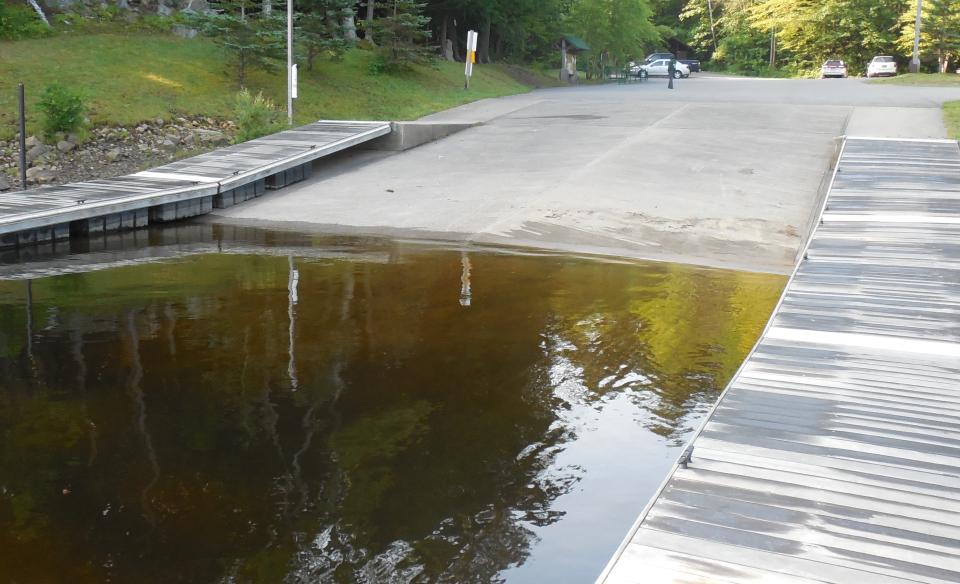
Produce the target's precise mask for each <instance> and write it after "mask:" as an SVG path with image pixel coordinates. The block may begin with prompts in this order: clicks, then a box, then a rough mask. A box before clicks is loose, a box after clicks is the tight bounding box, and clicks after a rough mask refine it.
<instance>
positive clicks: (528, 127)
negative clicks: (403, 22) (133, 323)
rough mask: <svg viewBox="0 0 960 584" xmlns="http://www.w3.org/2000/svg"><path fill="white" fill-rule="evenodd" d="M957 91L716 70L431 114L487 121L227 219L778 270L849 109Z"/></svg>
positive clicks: (348, 162)
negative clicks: (671, 83)
mask: <svg viewBox="0 0 960 584" xmlns="http://www.w3.org/2000/svg"><path fill="white" fill-rule="evenodd" d="M947 99H960V90H958V89H954V88H923V87H896V86H883V85H874V84H867V83H864V82H863V81H861V80H857V79H846V80H759V79H746V78H729V77H717V76H710V75H702V76H694V77H692V78H691V79H688V80H683V81H681V82H680V83H679V84H678V85H677V89H676V90H674V91H669V90H667V89H666V87H665V84H663V83H660V81H659V80H653V81H650V82H648V83H642V84H634V85H627V86H618V85H604V86H589V87H588V86H584V87H579V88H573V89H560V90H542V91H537V92H533V93H531V94H527V95H522V96H513V97H509V98H503V99H498V100H485V101H483V102H478V103H476V104H470V105H468V106H463V107H461V108H456V109H454V110H450V111H448V112H441V113H439V114H436V115H434V116H428V117H427V118H425V120H427V121H437V122H482V125H481V126H479V127H476V128H473V129H470V130H466V131H464V132H461V133H459V134H456V135H454V136H452V137H450V138H447V139H445V140H443V141H440V142H436V143H433V144H429V145H426V146H422V147H420V148H417V149H415V150H412V151H409V152H405V153H402V154H397V155H393V156H384V155H383V154H382V153H367V152H354V153H350V154H348V155H345V156H343V157H340V158H338V159H336V160H331V161H328V162H326V163H324V164H323V165H321V166H320V167H318V168H317V169H316V171H315V174H314V177H313V179H311V180H310V181H308V182H307V183H304V184H301V185H297V186H294V187H292V188H290V189H287V190H286V191H284V192H282V193H277V194H274V195H271V196H269V197H266V198H264V199H262V200H258V201H256V202H253V203H250V204H247V205H243V206H241V207H237V208H235V209H231V210H228V211H226V212H222V213H218V216H219V217H218V218H216V219H215V220H219V221H229V222H236V223H241V224H260V225H269V226H272V227H278V228H294V229H298V230H302V229H309V230H312V231H315V232H320V233H327V232H333V233H354V234H387V235H391V236H398V237H410V238H427V239H437V238H439V239H447V240H456V241H469V242H482V243H494V244H508V245H527V246H531V247H539V248H547V249H558V250H567V251H570V250H574V251H577V252H585V253H599V254H609V255H615V256H623V257H632V258H651V259H662V260H667V261H680V262H687V263H695V264H703V265H713V266H727V267H734V268H739V269H751V270H758V271H769V272H780V273H783V272H788V271H789V270H790V269H791V267H792V265H793V262H794V259H795V256H796V252H797V250H798V249H799V248H800V246H801V244H802V240H803V237H804V235H805V234H806V233H807V231H808V228H809V226H808V224H807V221H808V219H809V217H810V212H811V210H812V208H813V207H814V206H815V205H816V202H817V200H818V196H819V195H820V194H821V193H822V192H823V187H824V186H825V183H826V182H827V181H828V179H829V173H830V163H831V160H832V158H833V157H834V155H835V153H836V149H837V145H838V137H839V136H841V135H842V134H844V132H845V131H846V128H847V124H848V122H850V121H851V120H852V121H853V122H855V124H856V128H857V131H858V132H863V133H870V134H871V135H876V136H883V135H887V134H899V133H902V132H905V131H911V132H920V133H922V134H924V135H925V136H926V135H933V134H936V133H937V132H942V131H943V130H942V122H940V121H938V118H937V116H938V115H939V107H940V105H941V103H942V102H943V101H944V100H947ZM877 108H883V109H877ZM861 110H862V111H861ZM878 111H881V112H884V115H879V116H878V115H876V112H878ZM893 121H896V123H893Z"/></svg>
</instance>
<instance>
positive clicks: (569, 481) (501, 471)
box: [0, 226, 783, 582]
mask: <svg viewBox="0 0 960 584" xmlns="http://www.w3.org/2000/svg"><path fill="white" fill-rule="evenodd" d="M199 229H200V230H201V231H200V235H199V236H198V235H197V234H196V233H194V234H193V236H184V235H183V234H182V233H181V235H178V236H176V237H175V238H174V240H173V241H159V240H158V239H157V238H161V239H162V238H167V239H169V238H170V237H171V235H170V234H169V233H167V232H163V233H159V234H157V233H153V234H151V235H150V237H151V240H150V241H148V242H146V243H149V246H148V245H145V244H144V242H140V243H139V244H137V243H134V244H131V245H129V246H127V247H126V248H123V249H119V250H118V249H113V250H111V251H110V252H109V253H106V254H98V253H95V252H84V253H81V254H74V255H64V256H63V257H61V258H59V259H56V258H55V259H54V260H53V261H50V260H46V261H43V262H36V263H34V264H29V265H25V264H23V263H20V264H11V265H8V266H6V267H3V268H0V274H3V273H6V274H7V275H21V276H22V275H29V276H31V277H36V279H34V280H33V281H32V282H31V281H29V280H28V281H27V282H26V283H24V282H12V281H8V282H0V372H2V375H3V380H4V382H3V387H2V390H0V579H4V580H15V581H22V582H35V581H72V582H105V581H114V582H130V581H138V582H171V581H189V582H280V581H286V582H318V581H319V582H496V581H504V580H507V581H510V582H522V581H559V580H562V579H567V580H569V581H581V580H591V579H592V577H593V576H594V575H595V574H596V573H597V572H598V571H599V569H600V568H601V567H602V564H603V563H604V562H605V561H606V559H607V557H608V556H609V554H610V553H612V551H613V548H614V547H615V546H616V543H617V542H618V541H619V539H620V537H621V536H622V534H623V533H624V532H625V530H626V528H627V526H629V524H630V522H631V521H632V519H633V517H634V516H635V514H636V513H637V512H638V511H639V509H640V507H642V506H643V504H644V503H645V501H646V498H647V497H648V496H649V495H650V493H651V492H652V489H653V488H654V486H655V485H656V484H657V483H659V481H660V479H661V478H662V476H663V473H664V472H665V470H666V466H667V464H668V463H669V460H670V459H671V458H672V457H673V456H675V453H673V452H672V451H671V449H672V448H674V447H675V445H677V444H680V443H682V442H683V440H684V437H685V435H686V434H687V433H688V432H689V430H690V428H691V426H692V425H693V424H694V423H696V421H697V420H698V419H699V416H701V415H702V412H703V411H704V410H705V409H706V408H708V407H709V404H710V403H711V401H712V400H713V399H714V398H715V396H716V394H717V392H718V390H719V389H720V388H721V387H722V385H723V384H724V383H725V381H726V380H727V378H728V377H729V376H730V375H731V374H732V372H733V371H734V370H735V368H736V367H737V366H738V365H739V362H740V360H741V359H742V358H743V356H744V355H745V353H746V352H747V350H748V349H749V347H750V346H751V344H752V343H753V341H754V339H755V337H756V335H757V334H758V333H759V330H760V328H761V327H762V324H763V322H764V321H765V319H766V317H767V315H768V313H769V310H770V309H771V308H772V306H773V303H774V301H775V298H776V296H777V294H778V293H779V290H780V288H781V287H782V285H783V279H782V278H780V277H776V276H763V275H756V274H745V273H736V272H727V271H716V270H704V269H696V268H690V267H683V266H677V265H670V264H634V263H631V264H619V263H609V262H599V261H592V260H583V259H573V258H566V257H556V256H532V255H530V256H520V255H507V254H503V253H491V252H484V251H483V250H472V251H470V253H469V255H468V254H466V253H463V252H461V251H444V250H436V249H429V248H424V247H418V246H411V245H402V244H396V243H389V242H380V241H362V242H356V241H346V240H331V239H325V240H319V239H313V238H309V237H306V236H300V235H290V234H277V233H270V232H263V231H250V230H232V229H223V230H221V229H220V228H217V231H216V232H215V233H214V232H210V233H206V232H204V231H203V230H206V229H212V228H210V227H206V226H205V227H200V228H199ZM177 237H179V239H176V238H177ZM105 248H106V246H104V249H105ZM218 250H219V251H218ZM157 257H161V258H165V259H164V261H162V262H159V263H157V262H156V261H154V260H155V259H156V258H157ZM146 262H150V263H146ZM118 263H119V264H121V265H116V264H118ZM17 266H19V270H17V269H16V268H17ZM51 266H52V267H51ZM4 270H6V271H5V272H4ZM91 270H93V271H91ZM50 271H60V272H76V273H65V274H62V275H58V276H51V277H40V276H41V275H42V274H44V273H49V272H50ZM467 306H469V309H467V310H465V307H467ZM571 530H573V531H571Z"/></svg>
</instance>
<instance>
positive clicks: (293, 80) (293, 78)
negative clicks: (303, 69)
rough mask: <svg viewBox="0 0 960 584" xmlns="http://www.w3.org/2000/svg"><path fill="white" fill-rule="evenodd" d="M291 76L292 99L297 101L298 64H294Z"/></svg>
mask: <svg viewBox="0 0 960 584" xmlns="http://www.w3.org/2000/svg"><path fill="white" fill-rule="evenodd" d="M290 76H291V80H290V83H291V87H290V97H291V98H292V99H297V64H296V63H294V64H293V67H292V71H290Z"/></svg>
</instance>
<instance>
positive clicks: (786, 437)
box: [597, 138, 960, 584]
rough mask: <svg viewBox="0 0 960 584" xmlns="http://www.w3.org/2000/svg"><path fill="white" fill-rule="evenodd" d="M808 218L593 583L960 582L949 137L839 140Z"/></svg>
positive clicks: (955, 169)
mask: <svg viewBox="0 0 960 584" xmlns="http://www.w3.org/2000/svg"><path fill="white" fill-rule="evenodd" d="M819 223H820V225H819V227H818V228H817V229H816V231H815V232H814V234H813V237H812V239H811V240H810V242H809V243H808V247H807V249H806V253H805V259H802V260H801V261H800V262H799V265H798V266H797V268H796V270H795V272H794V274H793V276H792V278H791V280H790V282H789V283H788V285H787V287H786V290H785V292H784V295H783V298H782V299H781V301H780V304H779V305H778V307H777V308H776V310H775V311H774V314H773V316H772V318H771V320H770V322H769V324H768V325H767V328H766V330H765V332H764V333H763V335H762V337H761V339H760V341H759V343H758V344H757V346H756V347H755V348H754V350H753V352H752V353H751V354H750V355H749V356H748V358H747V360H746V361H745V362H744V364H743V365H742V367H741V369H740V370H739V372H738V373H737V374H736V375H735V376H734V378H733V380H732V381H731V383H730V385H729V386H728V387H727V389H726V391H725V392H724V394H723V396H722V397H721V399H720V401H719V403H718V404H717V406H716V407H715V409H714V410H713V412H712V413H711V415H710V416H709V417H708V419H707V421H706V423H705V425H704V426H703V427H702V428H701V430H700V431H699V432H698V433H697V434H696V436H695V437H694V439H693V440H692V442H691V443H690V446H688V448H687V450H686V451H685V456H684V457H682V458H681V462H678V464H677V465H676V466H675V467H674V470H673V472H672V473H671V474H670V476H669V477H668V479H667V480H666V482H665V483H664V484H663V486H662V487H661V490H660V491H659V492H658V493H657V494H656V495H655V496H654V498H653V500H652V501H651V502H650V503H649V504H648V506H647V508H646V509H645V510H644V511H643V513H642V514H641V516H640V518H639V519H638V521H637V522H636V523H635V525H634V527H633V529H632V531H631V532H630V533H629V535H628V536H627V538H626V540H625V541H624V542H623V544H622V545H621V546H620V549H618V550H617V552H616V554H615V556H614V558H613V559H612V560H611V561H610V563H609V564H608V566H607V568H606V570H605V571H604V572H603V574H602V575H601V576H600V578H599V579H598V580H597V582H598V583H599V584H626V583H636V584H640V583H655V582H656V583H660V582H678V583H679V582H683V583H693V582H710V583H721V582H722V583H744V582H778V583H785V584H786V583H789V584H801V583H807V582H819V583H824V582H831V583H858V582H863V583H867V582H869V583H871V584H873V583H894V582H926V583H945V582H960V498H958V493H960V150H958V145H957V142H953V141H908V140H879V139H852V138H851V139H847V140H846V142H845V145H844V147H843V151H842V153H841V156H840V159H839V162H838V167H837V170H836V174H835V176H834V180H833V183H832V187H831V189H830V192H829V194H828V197H827V200H826V204H825V206H824V208H823V211H822V214H821V220H820V222H819ZM688 456H689V460H687V457H688Z"/></svg>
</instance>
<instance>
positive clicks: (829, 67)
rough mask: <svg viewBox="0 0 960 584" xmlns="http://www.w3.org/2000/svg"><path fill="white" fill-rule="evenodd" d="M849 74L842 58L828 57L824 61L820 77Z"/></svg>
mask: <svg viewBox="0 0 960 584" xmlns="http://www.w3.org/2000/svg"><path fill="white" fill-rule="evenodd" d="M846 76H847V66H846V64H844V62H843V61H841V60H840V59H828V60H827V61H826V62H824V64H823V67H820V79H826V78H827V77H846Z"/></svg>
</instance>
